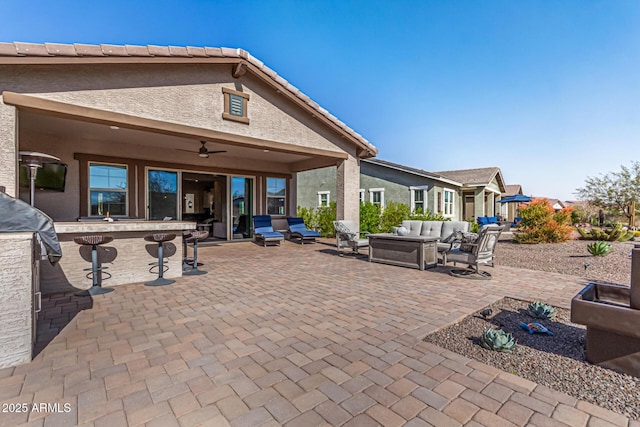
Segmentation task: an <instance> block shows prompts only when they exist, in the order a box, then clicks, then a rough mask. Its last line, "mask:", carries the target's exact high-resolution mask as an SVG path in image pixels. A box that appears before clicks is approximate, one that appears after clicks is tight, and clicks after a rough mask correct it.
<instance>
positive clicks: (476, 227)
mask: <svg viewBox="0 0 640 427" xmlns="http://www.w3.org/2000/svg"><path fill="white" fill-rule="evenodd" d="M467 222H468V223H469V232H471V233H476V234H477V233H479V232H480V224H478V222H477V221H476V220H475V219H473V218H469V219H467Z"/></svg>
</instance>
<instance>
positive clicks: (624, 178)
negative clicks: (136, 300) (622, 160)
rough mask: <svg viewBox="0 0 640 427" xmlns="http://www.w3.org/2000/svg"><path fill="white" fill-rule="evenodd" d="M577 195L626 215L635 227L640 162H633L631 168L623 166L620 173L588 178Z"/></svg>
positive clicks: (639, 197)
mask: <svg viewBox="0 0 640 427" xmlns="http://www.w3.org/2000/svg"><path fill="white" fill-rule="evenodd" d="M576 194H577V195H578V197H579V198H581V199H583V200H589V201H590V202H591V203H592V204H594V205H596V206H599V207H601V208H603V209H611V210H613V211H615V212H617V213H621V214H623V215H625V216H626V217H627V219H628V220H629V225H630V226H633V225H635V224H634V223H635V204H636V202H637V201H638V200H640V162H633V163H632V164H631V167H630V168H628V167H626V166H624V165H623V166H621V167H620V172H610V173H608V174H606V175H603V176H599V177H588V178H587V179H586V181H585V186H584V187H582V188H578V189H577V190H576ZM600 225H603V224H600Z"/></svg>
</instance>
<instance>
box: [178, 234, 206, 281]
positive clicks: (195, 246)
mask: <svg viewBox="0 0 640 427" xmlns="http://www.w3.org/2000/svg"><path fill="white" fill-rule="evenodd" d="M189 234H190V236H189V237H187V238H185V245H186V244H187V243H193V266H192V267H191V270H187V271H185V272H183V273H182V275H183V276H199V275H201V274H207V272H206V271H204V270H198V241H201V240H204V239H206V238H207V237H209V232H208V231H205V230H193V231H191V232H190V233H189ZM185 255H186V251H185Z"/></svg>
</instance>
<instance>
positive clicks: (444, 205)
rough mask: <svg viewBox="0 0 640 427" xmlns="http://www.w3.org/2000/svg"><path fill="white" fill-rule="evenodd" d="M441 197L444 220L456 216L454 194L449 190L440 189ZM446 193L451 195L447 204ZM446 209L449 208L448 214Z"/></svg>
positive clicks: (453, 191)
mask: <svg viewBox="0 0 640 427" xmlns="http://www.w3.org/2000/svg"><path fill="white" fill-rule="evenodd" d="M442 193H443V197H442V216H444V217H445V218H453V217H454V216H455V214H456V209H455V206H456V192H455V190H453V189H451V188H443V189H442ZM447 193H451V201H450V202H447ZM447 207H450V208H451V211H450V212H447Z"/></svg>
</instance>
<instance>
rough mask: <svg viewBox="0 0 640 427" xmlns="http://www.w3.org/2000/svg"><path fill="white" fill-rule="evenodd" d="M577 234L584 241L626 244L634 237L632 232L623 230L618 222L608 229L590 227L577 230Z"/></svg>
mask: <svg viewBox="0 0 640 427" xmlns="http://www.w3.org/2000/svg"><path fill="white" fill-rule="evenodd" d="M578 233H580V236H581V237H582V238H583V239H584V240H600V241H604V242H614V241H618V242H626V241H627V240H629V239H631V238H632V237H634V235H635V234H634V232H633V231H632V230H625V229H623V228H622V224H620V223H619V222H617V223H615V224H613V227H611V228H609V229H605V228H596V227H592V228H590V229H586V228H579V227H578Z"/></svg>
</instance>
